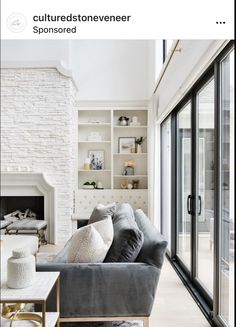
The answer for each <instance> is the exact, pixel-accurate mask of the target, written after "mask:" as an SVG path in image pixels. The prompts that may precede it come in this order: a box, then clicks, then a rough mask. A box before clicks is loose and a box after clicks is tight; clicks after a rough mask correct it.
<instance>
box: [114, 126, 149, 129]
mask: <svg viewBox="0 0 236 327" xmlns="http://www.w3.org/2000/svg"><path fill="white" fill-rule="evenodd" d="M114 128H124V129H129V128H147V126H146V125H139V126H130V125H129V126H119V125H115V126H114Z"/></svg>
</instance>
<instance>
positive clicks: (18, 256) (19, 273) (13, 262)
mask: <svg viewBox="0 0 236 327" xmlns="http://www.w3.org/2000/svg"><path fill="white" fill-rule="evenodd" d="M34 278H35V257H34V256H33V255H32V254H30V252H29V250H28V249H27V248H20V249H15V250H13V251H12V257H10V258H9V259H8V260H7V286H8V287H10V288H25V287H28V286H31V285H32V284H33V282H34Z"/></svg>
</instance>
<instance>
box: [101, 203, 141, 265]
mask: <svg viewBox="0 0 236 327" xmlns="http://www.w3.org/2000/svg"><path fill="white" fill-rule="evenodd" d="M112 220H113V227H114V238H113V243H112V245H111V247H110V250H109V251H108V254H107V256H106V258H105V260H104V261H105V262H133V261H135V259H136V257H137V256H138V254H139V251H140V249H141V247H142V245H143V233H142V232H141V231H140V230H139V228H138V226H137V224H136V222H135V218H134V212H133V209H132V207H131V206H130V205H129V204H128V203H123V204H122V205H121V206H120V207H119V208H118V209H117V211H116V212H115V214H114V216H113V219H112Z"/></svg>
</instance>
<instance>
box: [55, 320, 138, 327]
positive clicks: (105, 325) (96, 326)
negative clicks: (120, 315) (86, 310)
mask: <svg viewBox="0 0 236 327" xmlns="http://www.w3.org/2000/svg"><path fill="white" fill-rule="evenodd" d="M61 327H143V322H142V321H113V322H107V321H106V322H102V321H101V322H79V323H68V324H67V323H63V324H61Z"/></svg>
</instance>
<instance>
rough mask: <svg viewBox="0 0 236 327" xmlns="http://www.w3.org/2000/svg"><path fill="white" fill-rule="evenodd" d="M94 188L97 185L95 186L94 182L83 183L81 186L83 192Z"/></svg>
mask: <svg viewBox="0 0 236 327" xmlns="http://www.w3.org/2000/svg"><path fill="white" fill-rule="evenodd" d="M95 188H97V185H96V183H95V182H85V183H84V184H83V189H84V190H93V189H95Z"/></svg>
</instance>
